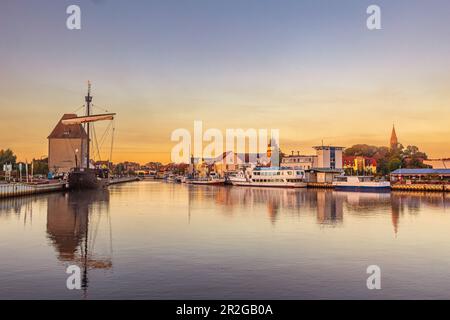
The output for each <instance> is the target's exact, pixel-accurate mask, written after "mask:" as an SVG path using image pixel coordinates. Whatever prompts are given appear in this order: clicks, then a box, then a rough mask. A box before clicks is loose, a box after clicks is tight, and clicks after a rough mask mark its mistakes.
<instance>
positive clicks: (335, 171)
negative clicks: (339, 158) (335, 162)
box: [309, 168, 344, 173]
mask: <svg viewBox="0 0 450 320" xmlns="http://www.w3.org/2000/svg"><path fill="white" fill-rule="evenodd" d="M309 171H314V172H324V173H341V172H343V171H344V169H333V168H312V169H310V170H309Z"/></svg>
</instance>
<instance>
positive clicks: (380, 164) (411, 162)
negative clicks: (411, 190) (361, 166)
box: [344, 143, 428, 175]
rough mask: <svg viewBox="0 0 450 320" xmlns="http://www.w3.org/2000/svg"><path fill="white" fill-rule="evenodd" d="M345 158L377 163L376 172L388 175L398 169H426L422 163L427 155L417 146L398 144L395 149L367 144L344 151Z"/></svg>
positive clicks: (357, 145)
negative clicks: (360, 157) (361, 158)
mask: <svg viewBox="0 0 450 320" xmlns="http://www.w3.org/2000/svg"><path fill="white" fill-rule="evenodd" d="M344 155H345V156H363V157H370V158H374V159H375V160H376V161H377V172H378V174H380V175H388V174H389V173H390V172H392V171H394V170H397V169H399V168H427V167H428V166H427V165H425V164H424V163H423V160H425V159H427V158H428V157H427V154H426V153H424V152H421V151H420V150H419V148H418V147H417V146H411V145H409V146H407V147H406V148H404V147H403V145H402V144H400V143H399V144H398V145H397V146H396V147H395V148H392V149H390V148H387V147H376V146H370V145H367V144H356V145H354V146H352V147H350V148H348V149H346V150H345V151H344Z"/></svg>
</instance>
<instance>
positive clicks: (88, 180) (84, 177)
mask: <svg viewBox="0 0 450 320" xmlns="http://www.w3.org/2000/svg"><path fill="white" fill-rule="evenodd" d="M68 180H69V188H70V189H75V190H84V189H103V188H106V187H107V186H108V178H107V177H101V176H99V174H98V172H97V170H93V169H75V170H73V171H72V172H71V173H69V179H68Z"/></svg>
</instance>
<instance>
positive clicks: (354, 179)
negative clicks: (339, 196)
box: [333, 176, 391, 191]
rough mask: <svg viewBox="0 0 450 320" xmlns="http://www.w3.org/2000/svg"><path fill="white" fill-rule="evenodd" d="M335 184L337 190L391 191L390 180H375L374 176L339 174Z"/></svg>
mask: <svg viewBox="0 0 450 320" xmlns="http://www.w3.org/2000/svg"><path fill="white" fill-rule="evenodd" d="M333 186H334V188H335V189H336V190H355V191H389V190H390V189H391V183H390V182H389V181H375V180H374V178H373V177H372V176H337V177H335V178H334V181H333Z"/></svg>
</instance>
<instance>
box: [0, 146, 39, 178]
mask: <svg viewBox="0 0 450 320" xmlns="http://www.w3.org/2000/svg"><path fill="white" fill-rule="evenodd" d="M32 163H33V173H34V174H43V175H47V173H48V159H47V158H45V159H33V160H32ZM5 164H11V165H12V170H13V171H17V170H19V168H18V166H19V163H18V162H17V156H16V155H15V154H14V152H13V151H12V150H11V149H6V150H3V149H2V150H0V171H3V165H5ZM29 164H31V162H30V163H29Z"/></svg>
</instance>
